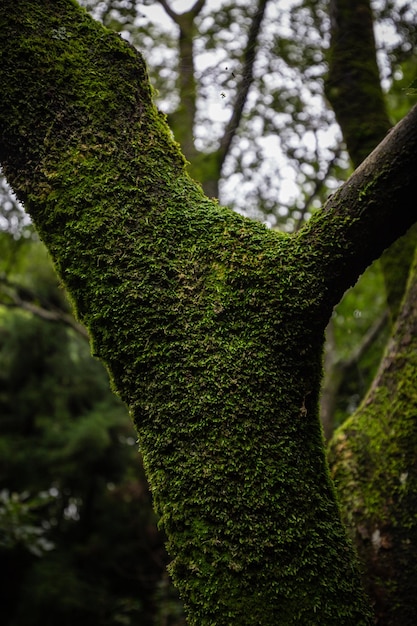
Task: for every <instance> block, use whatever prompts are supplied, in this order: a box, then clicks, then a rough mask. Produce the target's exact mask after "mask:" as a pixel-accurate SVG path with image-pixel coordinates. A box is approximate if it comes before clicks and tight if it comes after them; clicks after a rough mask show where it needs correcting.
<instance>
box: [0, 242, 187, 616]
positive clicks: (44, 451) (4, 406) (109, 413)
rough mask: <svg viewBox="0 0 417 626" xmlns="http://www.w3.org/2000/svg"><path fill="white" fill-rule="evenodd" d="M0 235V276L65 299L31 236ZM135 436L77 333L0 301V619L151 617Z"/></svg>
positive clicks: (157, 563)
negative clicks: (0, 572) (2, 575)
mask: <svg viewBox="0 0 417 626" xmlns="http://www.w3.org/2000/svg"><path fill="white" fill-rule="evenodd" d="M0 243H1V245H2V249H3V252H4V254H3V256H2V264H3V268H5V269H6V268H7V270H8V275H9V277H13V280H15V281H19V284H20V285H21V286H22V288H23V285H24V286H25V288H26V289H28V290H30V291H31V292H34V293H37V294H38V296H39V300H42V299H44V298H47V299H48V301H51V300H52V301H55V302H57V303H58V302H60V301H61V302H62V301H63V293H62V290H61V289H59V288H58V285H57V281H56V277H55V274H54V272H53V269H52V266H51V263H50V261H49V259H48V257H47V255H46V252H45V249H44V247H43V246H42V245H41V244H40V243H39V242H37V241H36V240H34V239H30V240H26V239H20V240H15V239H13V237H12V236H11V235H10V234H9V235H7V234H2V237H1V238H0ZM6 252H7V254H6ZM135 444H136V434H135V433H134V430H133V428H132V426H131V423H130V420H129V417H128V415H127V411H126V409H125V407H124V406H123V405H122V403H121V402H120V401H118V400H117V399H116V398H115V396H114V395H113V394H112V393H111V391H110V389H109V384H108V377H107V373H106V372H105V370H104V368H103V367H102V365H101V364H100V363H98V362H97V361H95V360H94V359H92V357H91V356H90V350H89V346H88V344H87V342H86V341H85V339H84V338H83V337H82V336H80V335H78V334H76V333H74V331H73V330H71V329H69V328H68V327H65V326H64V325H62V324H51V323H50V322H45V321H44V320H42V319H39V318H38V317H34V316H33V315H31V314H29V313H27V312H22V311H19V310H16V309H7V308H3V307H0V556H1V559H2V563H3V564H4V567H5V571H7V572H8V577H7V580H3V583H2V590H1V592H0V597H1V599H2V606H3V613H2V623H4V624H5V625H8V626H9V625H10V626H12V625H13V626H20V625H23V624H25V625H26V626H30V625H32V624H33V626H35V625H36V626H37V625H38V624H39V623H43V624H51V626H52V624H56V623H64V622H66V621H69V622H70V623H74V622H75V621H76V622H77V623H79V624H81V625H82V624H89V623H91V622H93V623H94V624H97V625H103V626H104V625H105V624H134V623H138V622H140V623H141V624H144V625H148V624H149V626H150V625H151V624H152V626H155V625H157V624H158V622H156V621H154V618H155V619H156V617H155V616H156V615H157V612H158V611H162V609H163V607H162V606H158V604H155V603H159V602H160V595H158V597H157V596H156V594H157V593H158V594H160V592H159V585H160V581H161V582H162V579H163V577H164V575H165V574H164V570H165V565H166V556H165V552H164V549H163V539H162V537H161V535H160V534H159V533H157V530H156V521H155V518H154V514H153V512H152V509H151V503H150V496H149V493H148V490H147V484H146V480H145V478H144V475H143V470H142V468H141V464H140V459H139V458H138V454H137V446H136V445H135ZM170 593H171V595H172V600H171V604H172V608H171V609H169V608H168V607H166V611H167V612H166V619H167V620H169V619H171V617H172V615H174V613H175V612H176V613H177V614H179V615H181V605H180V604H179V603H178V599H177V597H176V595H175V594H173V592H172V590H171V592H170ZM168 595H169V592H167V596H168ZM166 623H168V622H166ZM170 623H171V622H170ZM172 623H174V622H172ZM175 623H178V624H179V623H180V617H178V618H177V622H175Z"/></svg>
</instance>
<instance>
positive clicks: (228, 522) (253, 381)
mask: <svg viewBox="0 0 417 626" xmlns="http://www.w3.org/2000/svg"><path fill="white" fill-rule="evenodd" d="M0 39H1V42H0V44H1V48H2V53H3V60H2V64H1V66H0V77H1V82H2V85H4V86H5V88H4V89H3V91H2V93H1V95H0V158H1V162H2V165H3V167H4V171H5V173H6V175H7V177H8V180H9V182H10V183H11V185H12V186H13V189H14V191H15V192H16V194H17V195H18V197H19V198H20V199H21V200H22V201H23V202H24V204H25V206H26V208H27V210H28V211H29V212H30V214H31V216H32V218H33V220H34V223H35V224H36V227H37V229H38V231H39V233H40V235H41V237H42V238H43V240H44V241H45V243H46V245H47V246H48V249H49V250H50V253H51V255H52V257H53V259H54V261H55V264H56V267H57V270H58V272H59V274H60V276H61V277H62V280H63V282H64V284H65V286H66V288H67V289H68V291H69V293H70V295H71V296H72V298H73V301H74V306H75V308H76V311H77V314H78V317H79V319H80V320H81V321H82V322H83V323H84V324H85V325H86V326H87V328H88V330H89V332H90V336H91V339H92V346H93V351H94V353H95V354H96V355H97V356H98V357H100V358H101V359H102V360H103V361H104V362H105V363H106V365H107V367H108V369H109V372H110V376H111V378H112V381H113V384H114V387H115V389H116V390H117V392H118V393H119V394H120V396H121V397H122V398H123V400H124V401H125V402H126V403H127V404H128V405H129V407H130V410H131V413H132V417H133V419H134V421H135V423H136V426H137V428H138V437H139V442H140V447H141V451H142V454H143V458H144V462H145V466H146V470H147V474H148V477H149V481H150V485H151V488H152V491H153V496H154V502H155V507H156V510H157V512H158V513H159V515H160V518H161V524H162V525H163V527H164V529H165V531H166V533H167V536H168V548H169V551H170V552H171V554H172V556H173V563H172V567H171V570H172V574H173V577H174V580H175V582H176V584H177V586H178V587H179V589H180V592H181V594H182V597H183V599H184V601H185V604H186V607H187V611H188V617H189V622H190V624H198V625H199V626H204V625H209V624H216V626H220V625H221V624H225V625H226V624H227V625H230V624H235V625H236V626H237V625H239V626H241V625H245V624H247V625H254V624H257V625H258V624H262V625H265V626H266V625H268V626H269V625H271V624H280V625H284V624H320V625H326V624H329V625H330V624H335V623H336V622H337V623H340V624H345V625H352V626H358V625H359V624H369V623H371V617H370V614H369V608H368V605H367V602H366V600H365V598H364V595H363V592H362V589H361V585H360V584H359V576H358V572H357V568H356V565H355V557H354V555H353V553H352V549H351V545H350V543H349V541H348V540H347V538H346V534H345V530H344V527H343V526H342V524H341V521H340V518H339V512H338V508H337V504H336V500H335V496H334V492H333V487H332V483H331V481H330V479H329V474H328V469H327V465H326V461H325V457H324V450H323V443H322V437H321V431H320V426H319V421H318V416H317V398H318V394H319V386H320V375H321V353H322V344H323V332H324V328H325V326H326V323H327V320H328V318H329V315H330V312H331V309H332V306H333V304H334V303H335V302H336V301H337V300H338V298H339V297H340V295H341V294H342V293H343V291H344V289H345V288H346V287H347V286H349V285H350V284H352V282H354V281H355V280H356V278H357V276H358V274H359V273H360V272H361V271H363V269H364V267H366V265H367V264H368V263H369V262H370V260H372V259H373V258H375V257H376V256H378V255H379V254H380V253H381V251H382V249H383V247H384V246H386V245H388V244H389V243H390V242H391V241H392V240H393V239H395V237H396V236H398V235H399V234H400V233H401V232H403V231H404V229H405V228H406V227H407V226H408V225H410V224H411V223H412V221H413V219H414V218H413V215H412V209H413V208H414V203H413V202H412V200H411V197H412V194H413V192H415V185H416V182H417V181H416V180H415V178H414V176H413V172H414V168H415V166H416V162H417V111H414V112H413V113H412V114H411V115H410V116H409V117H408V118H407V119H406V120H405V121H404V122H403V123H402V124H400V126H399V127H398V128H397V129H396V130H395V131H393V133H391V135H390V138H389V140H388V141H387V143H386V144H385V145H383V146H382V147H381V148H380V149H379V150H378V151H377V152H376V153H375V154H374V155H373V157H372V158H371V159H370V160H368V161H367V163H366V164H365V165H364V166H363V167H362V168H361V169H360V170H359V171H358V172H357V174H356V175H355V176H354V177H353V178H352V179H351V181H350V182H349V184H348V185H346V186H345V187H344V188H343V189H342V190H341V191H340V192H338V193H337V194H335V196H334V197H333V198H332V199H331V201H330V203H329V204H328V205H327V206H326V208H325V210H324V211H323V212H322V213H320V214H319V215H317V217H316V218H314V219H313V220H312V221H311V222H310V223H309V224H308V226H307V227H306V228H305V229H303V230H301V231H300V232H299V233H298V235H297V236H294V237H290V236H280V235H277V234H276V233H274V232H271V231H268V230H267V229H266V228H264V227H263V226H262V225H260V224H256V223H253V222H250V221H249V220H246V219H244V218H242V217H240V216H239V215H237V214H234V213H232V212H230V211H227V210H225V209H222V208H220V207H219V206H218V205H217V204H216V203H215V202H213V201H211V200H208V199H207V198H206V197H205V196H204V195H203V193H202V191H201V188H200V187H199V186H198V185H196V184H195V183H194V182H193V181H192V180H191V179H190V178H189V177H188V175H187V174H186V172H185V166H184V160H183V157H182V156H181V154H180V152H179V150H178V147H177V145H176V144H175V143H174V142H173V140H172V136H171V133H170V131H169V129H168V127H167V126H166V125H165V121H164V119H163V118H162V117H161V116H160V114H159V113H158V111H157V110H156V108H155V107H154V105H153V104H152V98H151V90H150V87H149V84H148V79H147V75H146V69H145V66H144V63H143V60H142V59H141V57H140V55H139V54H138V53H137V52H136V51H135V50H134V49H133V48H131V47H130V46H129V45H128V44H126V43H125V42H123V41H122V40H121V39H120V38H119V37H118V36H116V35H113V34H111V33H110V32H108V31H106V30H105V29H104V28H103V27H101V26H100V25H98V24H96V23H95V22H94V21H93V20H91V19H90V18H89V17H88V16H87V15H86V14H85V13H84V12H82V11H81V10H80V9H79V7H78V5H77V4H76V3H75V2H73V1H72V0H39V1H38V2H33V0H19V1H18V2H16V1H15V0H3V2H2V4H1V5H0ZM393 197H396V198H397V199H399V200H400V201H402V202H403V206H402V211H399V210H398V209H397V208H396V209H395V210H394V209H393V207H392V204H393V202H392V199H393Z"/></svg>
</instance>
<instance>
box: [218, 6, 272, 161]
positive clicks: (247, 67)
mask: <svg viewBox="0 0 417 626" xmlns="http://www.w3.org/2000/svg"><path fill="white" fill-rule="evenodd" d="M267 2H268V0H259V4H258V7H257V9H256V11H255V14H254V16H253V20H252V23H251V26H250V29H249V33H248V40H247V44H246V48H245V51H244V54H243V72H242V77H241V80H240V83H239V86H238V90H237V95H236V101H235V104H234V107H233V113H232V116H231V118H230V120H229V123H228V124H227V126H226V128H225V131H224V135H223V138H222V140H221V142H220V148H219V170H221V167H222V165H223V163H224V161H225V159H226V156H227V154H228V152H229V149H230V146H231V144H232V141H233V138H234V136H235V134H236V131H237V129H238V128H239V124H240V120H241V119H242V113H243V109H244V106H245V103H246V100H247V97H248V93H249V89H250V87H251V85H252V83H253V67H254V64H255V58H256V47H257V42H258V36H259V31H260V28H261V24H262V19H263V17H264V14H265V8H266V5H267Z"/></svg>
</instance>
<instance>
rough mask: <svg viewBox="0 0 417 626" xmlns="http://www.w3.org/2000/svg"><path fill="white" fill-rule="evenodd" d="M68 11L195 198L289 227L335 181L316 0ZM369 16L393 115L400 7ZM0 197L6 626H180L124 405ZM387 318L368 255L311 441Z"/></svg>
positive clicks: (339, 174)
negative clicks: (131, 81) (91, 20)
mask: <svg viewBox="0 0 417 626" xmlns="http://www.w3.org/2000/svg"><path fill="white" fill-rule="evenodd" d="M81 4H83V5H84V6H86V8H87V9H88V10H89V11H91V12H92V13H93V15H95V16H96V17H99V18H100V19H101V20H102V21H103V22H104V23H105V24H106V25H107V26H109V27H110V28H112V29H114V30H117V31H118V32H121V33H122V34H123V36H125V37H126V38H128V39H129V40H130V41H131V42H132V43H133V44H134V45H137V46H138V47H139V49H140V50H141V51H143V52H144V55H145V57H146V59H147V60H148V63H149V69H150V74H151V76H152V81H153V84H154V86H155V88H156V90H157V92H158V96H157V97H158V101H159V106H160V108H161V109H162V110H163V111H164V112H165V113H166V114H167V115H168V120H169V123H170V126H171V128H172V130H173V133H174V134H175V137H176V138H177V140H178V141H179V142H180V143H181V146H182V148H183V151H184V153H185V154H186V156H187V158H188V160H189V161H190V165H189V169H190V173H191V175H192V176H193V177H194V178H196V179H197V180H199V181H200V182H201V183H202V185H203V187H204V189H205V191H206V192H207V193H208V194H209V195H213V196H219V197H220V199H221V201H222V202H223V203H226V204H228V205H230V206H232V207H233V208H234V209H235V210H237V211H239V212H243V213H245V214H247V215H249V216H250V217H253V218H255V219H260V220H262V221H266V222H268V223H269V224H270V225H271V226H272V227H276V228H280V229H283V230H287V231H294V230H296V229H298V228H299V227H300V226H301V225H302V223H303V222H304V221H305V220H307V219H308V218H309V216H310V215H311V213H312V212H313V211H314V210H315V209H316V208H318V207H319V206H321V205H322V203H323V201H324V199H325V198H326V197H327V196H328V195H329V194H330V193H332V191H333V190H334V189H335V188H336V187H337V185H338V184H339V182H340V181H341V180H343V179H344V178H345V177H346V176H347V175H348V173H349V171H350V169H351V166H350V162H349V157H348V153H347V151H346V147H345V144H344V143H343V139H342V134H341V132H340V130H339V127H338V124H337V122H336V119H335V115H334V113H333V111H332V109H331V108H330V107H329V105H328V103H327V101H326V99H325V98H324V80H325V77H326V75H327V72H328V49H329V46H330V21H329V16H328V6H327V3H324V2H320V1H308V0H306V1H304V2H293V3H289V2H274V3H273V2H272V1H269V2H268V1H267V0H259V2H258V3H257V4H256V5H255V4H254V3H251V2H247V0H233V1H232V2H228V1H227V0H224V2H222V3H221V4H220V5H219V6H218V5H216V7H215V8H213V6H212V3H211V2H210V0H206V1H201V0H197V1H196V2H195V3H188V4H187V3H185V2H182V0H177V1H176V2H174V1H173V2H169V0H166V1H165V0H160V1H159V2H146V3H144V4H142V3H139V2H136V1H135V0H107V1H98V0H83V2H81ZM186 4H187V6H185V5H186ZM155 9H158V10H159V13H158V12H155V13H153V11H155ZM184 9H185V10H184ZM373 9H374V13H375V20H376V22H375V23H376V33H377V44H378V60H379V64H380V65H379V67H380V72H381V84H382V88H383V91H384V98H385V102H386V105H387V109H388V114H389V119H390V121H392V122H393V123H394V122H395V121H396V120H397V119H400V118H401V117H402V116H403V115H404V113H405V112H406V111H407V110H408V109H409V108H410V105H411V102H413V101H415V93H414V90H413V87H410V86H412V85H413V82H414V81H415V80H416V74H417V71H416V67H417V63H416V54H417V42H416V32H417V29H416V28H415V26H416V21H417V18H416V8H415V6H414V7H413V6H412V3H410V2H400V1H399V0H398V1H396V2H391V1H390V0H384V1H382V0H381V1H380V2H375V3H374V4H373ZM161 15H164V16H165V17H166V19H161V17H160V16H161ZM158 16H159V17H158ZM351 156H352V155H351ZM352 158H353V157H352ZM1 195H2V206H1V215H0V225H1V227H2V229H3V232H2V233H1V238H0V251H1V260H0V263H1V265H0V447H1V455H0V490H1V497H0V533H1V535H0V549H1V552H2V559H3V560H4V563H5V564H6V566H5V567H4V568H3V572H12V573H13V575H12V576H10V575H8V576H7V579H5V580H4V581H2V582H3V584H2V592H1V593H2V595H3V594H4V606H5V620H6V621H5V623H7V624H10V625H15V626H21V625H23V624H25V625H26V624H27V625H30V624H34V625H35V624H39V623H44V624H56V623H61V622H62V623H69V624H73V623H75V621H76V620H77V622H79V623H80V624H83V623H86V624H87V623H95V624H118V623H120V624H139V623H140V624H143V625H144V626H146V625H147V624H150V625H151V624H154V625H155V626H164V625H165V624H167V625H168V624H172V625H176V624H180V623H182V621H181V620H182V619H183V618H182V617H181V609H180V605H179V603H178V601H177V600H176V595H175V593H174V592H173V591H172V588H171V586H170V583H169V582H168V581H167V577H166V574H165V566H166V562H167V559H166V556H165V552H164V548H163V538H162V537H161V536H160V534H159V533H158V532H157V530H156V522H155V519H154V516H153V513H152V511H151V504H150V496H149V494H148V491H147V487H146V482H145V479H144V476H143V473H142V470H141V467H140V464H139V462H138V458H137V450H136V444H135V434H134V431H133V429H132V427H131V426H130V422H129V419H128V416H127V413H126V410H125V408H124V406H123V405H122V404H121V403H120V402H118V400H117V399H115V397H114V396H113V395H112V393H111V392H110V390H109V386H108V381H107V374H106V372H105V371H104V369H103V368H102V366H101V365H100V364H99V363H97V362H96V361H94V360H93V359H92V358H91V357H90V356H89V347H88V343H87V342H86V338H85V333H84V331H83V329H82V328H81V327H79V325H78V324H77V322H76V321H75V320H74V319H73V317H72V316H71V313H70V306H69V305H68V303H67V302H66V300H65V297H64V295H63V293H62V291H61V290H60V288H59V287H58V285H57V282H56V278H55V275H54V273H53V270H52V268H51V265H50V263H49V261H48V259H47V256H46V253H45V252H44V249H43V247H42V244H40V242H38V241H37V239H36V237H35V236H34V234H33V232H32V229H31V227H30V224H29V223H28V220H27V217H26V216H25V215H24V214H23V213H22V212H21V210H20V209H19V207H18V206H17V205H16V203H15V201H14V200H13V198H12V197H11V196H9V194H8V191H7V189H6V187H5V186H4V185H3V184H2V188H1ZM403 288H404V286H403ZM401 295H402V294H401ZM387 311H388V308H387V304H386V297H385V292H384V277H383V270H382V269H381V266H380V264H379V263H377V264H374V266H372V268H370V269H369V270H368V271H367V272H366V273H365V275H364V276H363V278H362V279H361V281H360V282H359V283H358V285H357V286H356V287H355V288H354V289H353V290H352V291H351V292H349V293H348V294H347V295H346V297H345V299H344V301H343V302H342V303H341V304H340V305H339V307H338V308H337V309H336V310H335V313H334V316H333V323H332V324H331V326H330V327H329V333H328V335H329V340H328V348H327V354H326V357H327V369H326V372H327V378H326V380H325V387H324V393H323V407H322V410H323V414H326V417H325V420H324V421H325V424H326V428H327V435H328V436H330V435H331V433H332V431H333V427H334V425H335V424H336V425H337V424H340V423H342V422H343V421H344V420H345V419H346V417H347V416H348V415H349V414H351V413H352V412H353V411H354V409H355V408H356V407H357V406H358V405H359V403H360V401H361V399H362V398H363V396H364V394H365V393H366V391H367V389H368V387H369V384H370V383H371V381H372V379H373V377H374V374H375V372H376V369H377V367H378V363H379V359H380V357H381V354H382V352H383V349H384V346H385V343H386V340H387V337H388V335H389V331H390V323H391V322H390V318H389V315H388V313H387ZM138 555H140V557H138ZM93 598H94V601H93Z"/></svg>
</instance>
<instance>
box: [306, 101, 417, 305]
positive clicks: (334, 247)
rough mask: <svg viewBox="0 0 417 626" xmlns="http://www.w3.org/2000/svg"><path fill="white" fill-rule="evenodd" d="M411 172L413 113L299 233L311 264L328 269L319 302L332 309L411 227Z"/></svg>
mask: <svg viewBox="0 0 417 626" xmlns="http://www.w3.org/2000/svg"><path fill="white" fill-rule="evenodd" d="M416 168H417V107H414V108H413V109H412V110H411V111H410V113H409V114H408V115H407V116H406V117H405V118H404V119H403V120H402V121H401V122H400V123H399V124H397V125H396V127H395V128H394V129H392V131H391V132H389V133H388V134H387V135H386V137H385V139H384V140H383V141H382V142H381V143H380V144H379V145H378V147H377V148H376V149H375V150H374V151H373V152H372V153H371V154H370V155H369V157H368V158H367V159H366V160H365V161H364V162H363V163H362V164H361V165H360V166H359V168H358V169H357V170H356V171H355V172H354V173H353V175H352V176H351V177H350V178H349V180H348V181H347V182H346V183H345V184H344V185H342V187H340V189H339V190H338V191H337V192H336V193H335V194H333V195H332V196H331V197H330V198H329V200H328V201H327V203H326V205H325V207H324V209H323V210H322V211H321V212H320V213H318V214H317V215H315V216H313V218H312V219H311V220H310V222H309V223H308V224H307V225H306V226H305V227H304V228H302V229H301V230H300V231H299V233H298V235H297V237H299V239H300V242H302V244H303V245H307V246H312V249H311V252H312V258H315V260H316V263H318V264H320V266H321V267H322V268H324V267H326V268H327V269H326V271H325V274H326V280H325V283H326V287H325V290H324V292H323V297H324V299H325V300H327V301H328V302H331V303H332V305H333V304H335V303H336V302H338V300H339V299H340V297H341V296H342V294H343V293H344V291H346V289H348V288H349V287H350V286H352V285H353V284H354V283H355V282H356V280H357V279H358V277H359V276H360V275H361V274H362V272H363V271H364V270H365V269H366V267H367V266H368V265H370V263H371V262H372V261H374V260H375V259H377V258H379V257H380V256H381V254H382V252H383V251H384V250H385V249H386V248H388V246H390V245H391V244H392V243H393V242H394V241H395V240H396V239H398V237H400V236H401V235H403V234H404V233H405V232H406V231H407V229H409V228H410V227H411V226H412V224H413V223H414V222H415V220H416V218H417V206H416V201H415V186H416V180H415V177H414V175H413V172H415V171H416ZM316 263H315V262H314V261H313V262H312V267H313V268H314V267H315V265H316ZM313 272H315V270H313ZM327 290H329V291H327Z"/></svg>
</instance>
